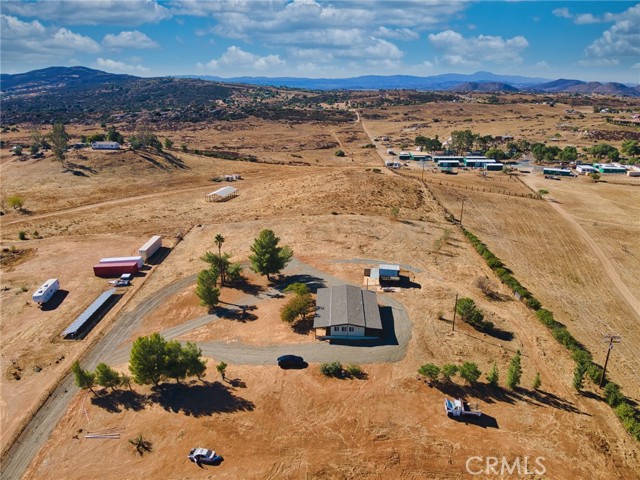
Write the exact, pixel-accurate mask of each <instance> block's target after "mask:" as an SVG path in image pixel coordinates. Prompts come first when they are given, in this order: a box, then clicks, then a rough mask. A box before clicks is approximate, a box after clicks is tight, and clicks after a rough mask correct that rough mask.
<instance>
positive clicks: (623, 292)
mask: <svg viewBox="0 0 640 480" xmlns="http://www.w3.org/2000/svg"><path fill="white" fill-rule="evenodd" d="M548 203H549V205H551V207H552V208H553V209H554V210H555V211H556V212H558V213H559V214H560V215H562V217H563V218H564V219H565V220H566V221H567V222H569V223H570V224H571V226H573V228H574V229H575V231H576V233H578V235H579V236H580V238H581V239H582V240H584V242H585V243H586V244H587V245H588V246H589V248H591V250H592V251H593V253H594V254H595V255H596V257H598V260H599V261H600V263H601V264H602V268H603V269H604V271H605V272H606V274H607V276H608V277H609V279H610V280H611V283H612V284H613V286H614V287H615V288H616V290H617V291H618V294H619V295H620V297H621V298H622V299H624V300H625V301H626V302H627V303H628V304H629V306H630V307H631V309H632V310H633V311H634V312H635V314H636V317H638V319H640V302H639V301H638V299H637V298H636V297H634V296H633V294H632V293H631V292H630V291H629V288H628V287H627V285H626V284H625V283H624V282H623V281H622V279H621V278H620V275H618V272H617V271H616V269H615V268H614V266H613V264H612V263H611V262H610V261H609V259H608V258H607V256H606V255H605V254H604V252H603V251H602V249H601V248H600V246H599V245H598V244H597V243H596V242H595V241H594V240H593V238H591V236H590V235H589V234H588V233H587V232H586V230H585V229H584V228H582V226H581V225H580V224H579V223H578V222H577V221H576V220H575V219H574V218H573V217H572V216H571V215H569V214H568V213H567V212H566V211H565V210H564V209H563V208H562V206H560V204H558V203H556V202H554V201H552V200H549V201H548Z"/></svg>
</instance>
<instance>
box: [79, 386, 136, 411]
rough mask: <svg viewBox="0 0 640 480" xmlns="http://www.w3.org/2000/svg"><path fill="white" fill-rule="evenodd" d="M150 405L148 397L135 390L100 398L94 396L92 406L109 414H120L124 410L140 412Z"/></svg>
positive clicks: (112, 393) (117, 391) (110, 393)
mask: <svg viewBox="0 0 640 480" xmlns="http://www.w3.org/2000/svg"><path fill="white" fill-rule="evenodd" d="M148 403H149V401H148V399H147V396H146V395H141V394H139V393H137V392H134V391H133V390H114V391H112V392H108V393H106V394H104V395H100V396H99V397H96V396H94V397H92V398H91V404H93V405H95V406H97V407H100V408H102V409H104V410H106V411H107V412H109V413H120V412H121V411H122V410H123V409H124V410H133V411H134V412H139V411H140V410H143V409H144V408H145V407H146V406H147V404H148Z"/></svg>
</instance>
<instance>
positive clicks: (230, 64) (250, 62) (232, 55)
mask: <svg viewBox="0 0 640 480" xmlns="http://www.w3.org/2000/svg"><path fill="white" fill-rule="evenodd" d="M285 64H286V62H285V61H284V60H282V59H281V58H280V56H278V55H267V56H264V57H261V56H259V55H255V54H253V53H251V52H247V51H245V50H242V49H241V48H239V47H236V46H231V47H229V48H227V50H226V52H224V53H223V54H222V55H221V56H220V58H218V59H213V60H211V61H209V62H208V63H207V64H206V65H203V64H202V63H198V65H197V66H198V68H199V69H207V70H211V71H219V70H224V71H225V72H229V71H231V72H235V73H233V74H234V75H237V74H238V73H240V72H249V73H250V72H252V71H256V70H258V71H262V72H264V71H268V70H270V69H272V68H273V69H275V68H281V67H282V66H284V65H285Z"/></svg>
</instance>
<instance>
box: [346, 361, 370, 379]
mask: <svg viewBox="0 0 640 480" xmlns="http://www.w3.org/2000/svg"><path fill="white" fill-rule="evenodd" d="M346 370H347V374H349V376H350V377H355V378H364V377H366V374H365V373H364V370H362V368H361V367H360V365H356V364H355V363H352V364H350V365H347V368H346Z"/></svg>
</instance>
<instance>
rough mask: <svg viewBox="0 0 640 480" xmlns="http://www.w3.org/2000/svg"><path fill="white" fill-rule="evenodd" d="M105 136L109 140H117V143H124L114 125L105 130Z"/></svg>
mask: <svg viewBox="0 0 640 480" xmlns="http://www.w3.org/2000/svg"><path fill="white" fill-rule="evenodd" d="M106 138H107V140H108V141H109V142H118V143H119V144H123V143H124V137H123V136H122V134H121V133H120V132H118V131H117V130H116V127H114V126H111V127H109V129H108V130H107V135H106Z"/></svg>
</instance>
